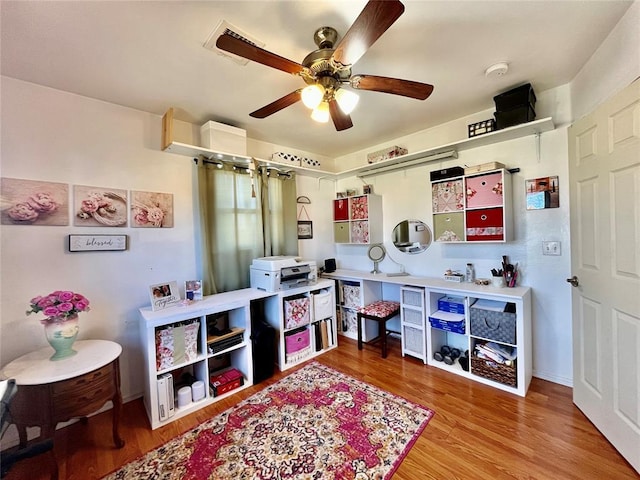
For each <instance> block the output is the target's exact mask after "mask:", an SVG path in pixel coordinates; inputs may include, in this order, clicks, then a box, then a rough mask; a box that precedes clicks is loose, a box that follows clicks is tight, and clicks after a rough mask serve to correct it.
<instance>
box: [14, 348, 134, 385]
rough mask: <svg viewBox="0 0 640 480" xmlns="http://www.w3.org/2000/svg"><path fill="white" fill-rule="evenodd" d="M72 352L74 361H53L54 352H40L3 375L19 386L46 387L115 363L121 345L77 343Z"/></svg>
mask: <svg viewBox="0 0 640 480" xmlns="http://www.w3.org/2000/svg"><path fill="white" fill-rule="evenodd" d="M73 349H74V350H75V351H76V352H78V353H77V354H75V355H73V356H72V357H68V358H64V359H62V360H56V361H51V360H49V358H50V357H51V355H53V353H54V351H53V349H52V348H51V347H44V348H41V349H40V350H36V351H35V352H31V353H28V354H26V355H23V356H22V357H20V358H17V359H15V360H14V361H12V362H11V363H9V364H7V365H6V366H5V367H4V368H3V370H2V373H3V375H4V376H5V377H6V378H14V379H15V380H16V384H18V385H44V384H47V383H54V382H59V381H61V380H68V379H70V378H74V377H77V376H80V375H84V374H85V373H89V372H91V371H93V370H96V369H98V368H100V367H103V366H105V365H107V364H109V363H111V362H113V361H114V360H115V359H116V358H118V356H120V353H121V352H122V347H121V346H120V345H118V344H117V343H115V342H110V341H108V340H78V341H77V342H75V343H74V344H73Z"/></svg>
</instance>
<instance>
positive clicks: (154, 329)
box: [140, 289, 265, 429]
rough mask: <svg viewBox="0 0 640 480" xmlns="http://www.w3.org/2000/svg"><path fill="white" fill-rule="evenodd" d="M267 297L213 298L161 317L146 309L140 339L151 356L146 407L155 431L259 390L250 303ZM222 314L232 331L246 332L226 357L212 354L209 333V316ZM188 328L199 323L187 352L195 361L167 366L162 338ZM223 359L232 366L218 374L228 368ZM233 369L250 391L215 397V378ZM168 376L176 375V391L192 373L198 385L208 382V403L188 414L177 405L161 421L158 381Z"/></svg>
mask: <svg viewBox="0 0 640 480" xmlns="http://www.w3.org/2000/svg"><path fill="white" fill-rule="evenodd" d="M264 295H265V293H264V292H259V291H257V290H255V289H244V290H238V291H234V292H226V293H221V294H218V295H212V296H209V297H206V298H204V299H203V300H200V301H198V302H195V303H193V304H191V305H187V306H174V307H169V308H167V309H165V310H159V311H155V312H154V311H152V309H151V307H145V308H141V309H140V314H141V317H142V320H141V322H140V338H141V340H142V345H143V354H144V356H145V380H146V381H145V386H144V403H145V407H146V410H147V415H148V417H149V421H150V423H151V428H152V429H155V428H158V427H160V426H162V425H165V424H167V423H170V422H172V421H174V420H177V419H178V418H180V417H183V416H185V415H188V414H189V413H192V412H194V411H196V410H198V409H200V408H202V407H204V406H206V405H209V404H211V403H213V402H215V401H217V400H219V399H221V398H224V397H226V396H228V395H231V394H232V393H235V392H237V391H238V390H240V389H242V388H246V387H248V386H250V385H252V384H253V365H252V354H251V340H250V336H251V318H250V302H251V301H252V300H254V299H257V298H261V297H263V296H264ZM218 314H226V318H227V319H228V327H229V328H230V329H232V330H233V329H238V330H234V331H237V332H241V335H242V337H241V340H240V342H239V343H237V344H235V345H232V346H230V347H229V348H226V349H224V350H222V351H219V352H216V353H210V351H209V349H208V344H207V339H208V338H209V339H210V337H211V332H207V316H209V315H218ZM185 322H189V323H190V322H195V323H197V325H198V332H197V337H196V338H195V342H196V343H195V345H186V349H187V350H189V349H191V351H192V352H195V355H191V356H190V355H187V356H186V358H184V357H182V356H180V357H178V358H177V362H172V361H171V360H169V361H168V362H167V361H166V360H165V361H162V362H161V361H160V358H161V357H162V356H163V354H162V352H160V351H159V350H158V348H157V347H156V338H157V336H158V335H159V333H160V332H162V331H164V330H166V329H167V328H168V327H171V328H172V329H173V330H174V332H175V334H176V335H179V334H181V333H180V329H178V330H177V331H175V330H176V329H175V327H176V326H179V325H181V324H183V323H185ZM182 342H183V340H182V339H180V340H179V342H176V343H175V344H174V346H175V345H177V344H178V343H182ZM165 353H166V352H165ZM223 357H224V358H226V359H227V360H228V363H229V364H230V365H229V366H225V368H222V369H218V367H217V365H218V364H219V363H222V362H219V360H220V359H222V358H223ZM171 363H173V364H171ZM229 367H232V368H235V369H237V370H239V371H240V372H241V373H242V375H243V377H244V385H243V386H241V387H239V388H236V389H234V390H232V391H231V392H229V393H226V394H223V395H220V396H217V397H214V396H213V394H212V392H211V390H210V388H209V379H210V376H211V375H212V374H216V373H218V372H222V371H224V370H226V369H228V368H229ZM167 373H170V374H173V377H174V386H175V389H176V390H177V387H178V386H179V381H180V376H181V375H182V374H183V373H189V374H191V375H192V376H193V377H195V379H196V380H200V381H202V382H204V384H205V397H204V399H202V400H199V401H197V402H191V403H189V404H188V405H186V406H184V407H182V408H178V407H177V403H176V408H175V414H174V415H173V416H171V417H169V418H167V419H165V420H161V419H160V412H159V407H158V380H159V379H160V377H161V376H163V375H164V374H167ZM174 394H175V392H174Z"/></svg>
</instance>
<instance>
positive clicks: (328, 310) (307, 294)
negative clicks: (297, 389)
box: [264, 280, 338, 370]
mask: <svg viewBox="0 0 640 480" xmlns="http://www.w3.org/2000/svg"><path fill="white" fill-rule="evenodd" d="M264 302H265V317H266V321H267V322H268V323H269V325H271V326H272V327H273V328H274V329H275V330H276V339H277V350H278V353H277V363H278V367H279V368H280V370H287V369H289V368H291V367H293V366H295V365H298V364H300V363H302V362H306V361H307V360H309V359H311V358H314V357H316V356H318V355H321V354H322V353H325V352H327V351H328V350H331V349H333V348H335V347H337V345H338V339H337V336H336V334H337V326H336V315H335V308H334V306H335V302H336V295H335V286H334V282H332V281H330V280H319V281H318V282H317V283H315V284H314V285H307V286H303V287H298V288H292V289H290V290H284V291H281V292H278V294H277V295H272V296H270V297H268V298H265V300H264Z"/></svg>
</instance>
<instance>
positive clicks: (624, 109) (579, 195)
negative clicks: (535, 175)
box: [567, 80, 640, 472]
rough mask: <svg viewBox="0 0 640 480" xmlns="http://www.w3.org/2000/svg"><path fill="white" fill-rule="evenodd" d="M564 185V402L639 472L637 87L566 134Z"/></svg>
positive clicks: (639, 131) (639, 152)
mask: <svg viewBox="0 0 640 480" xmlns="http://www.w3.org/2000/svg"><path fill="white" fill-rule="evenodd" d="M569 181H570V186H571V192H570V195H571V207H570V211H571V269H572V275H573V276H574V279H577V281H574V284H577V285H574V286H573V288H572V287H571V286H569V285H568V286H567V288H571V290H572V307H573V365H574V367H573V401H574V403H575V404H576V405H577V406H578V408H580V410H582V411H583V412H584V414H585V415H586V416H587V417H588V418H589V420H591V422H593V424H594V425H595V426H596V427H597V428H598V429H599V430H600V431H601V432H602V434H603V435H604V436H605V437H606V438H607V439H608V440H609V441H610V442H611V443H612V444H613V446H614V447H615V448H616V449H617V450H618V451H619V452H620V453H621V454H622V455H623V456H624V457H625V458H626V459H627V461H628V462H629V463H630V464H631V465H632V466H633V467H634V468H635V469H636V470H637V471H638V472H640V80H636V81H635V82H634V83H633V84H631V85H630V86H629V87H627V88H626V89H625V90H624V91H622V92H620V93H619V94H616V95H615V96H614V97H613V98H611V99H610V100H607V102H606V103H605V104H604V105H602V106H600V107H598V108H597V110H595V111H594V112H593V113H591V114H590V115H588V116H587V117H585V118H582V119H580V120H579V121H577V122H575V123H574V124H573V125H572V126H571V127H570V128H569ZM567 281H569V279H568V280H567Z"/></svg>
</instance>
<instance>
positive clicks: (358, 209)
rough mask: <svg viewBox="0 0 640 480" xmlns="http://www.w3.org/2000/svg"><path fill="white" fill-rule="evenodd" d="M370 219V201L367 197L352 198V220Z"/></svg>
mask: <svg viewBox="0 0 640 480" xmlns="http://www.w3.org/2000/svg"><path fill="white" fill-rule="evenodd" d="M367 218H369V199H368V197H367V196H366V195H362V196H360V197H352V198H351V220H365V219H367Z"/></svg>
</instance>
